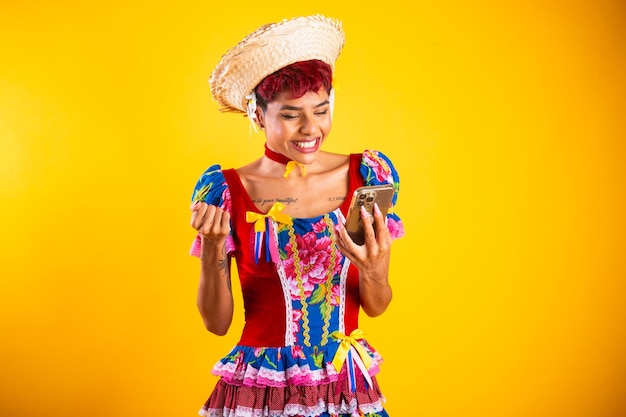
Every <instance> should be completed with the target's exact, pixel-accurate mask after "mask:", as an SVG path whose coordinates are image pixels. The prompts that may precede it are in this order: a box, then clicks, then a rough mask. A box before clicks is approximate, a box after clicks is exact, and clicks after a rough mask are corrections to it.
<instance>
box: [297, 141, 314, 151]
mask: <svg viewBox="0 0 626 417" xmlns="http://www.w3.org/2000/svg"><path fill="white" fill-rule="evenodd" d="M316 142H317V141H315V140H312V141H309V142H294V145H296V146H297V147H298V148H302V149H308V148H312V147H314V146H315V143H316Z"/></svg>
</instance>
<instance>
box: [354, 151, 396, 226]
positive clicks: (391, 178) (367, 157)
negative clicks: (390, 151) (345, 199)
mask: <svg viewBox="0 0 626 417" xmlns="http://www.w3.org/2000/svg"><path fill="white" fill-rule="evenodd" d="M359 172H360V173H361V176H362V177H363V180H364V185H381V184H391V185H393V188H394V190H395V192H394V193H393V199H392V201H391V208H390V209H389V211H388V213H387V226H388V227H389V232H390V233H391V237H393V238H399V237H402V236H404V225H403V224H402V220H400V217H399V216H398V215H397V214H396V213H395V206H396V204H397V201H398V193H399V191H400V176H399V174H398V171H397V170H396V169H395V167H394V166H393V163H392V162H391V160H390V159H389V158H388V157H387V155H385V154H384V153H382V152H380V151H375V150H370V149H366V150H365V151H364V152H363V157H362V159H361V166H360V167H359Z"/></svg>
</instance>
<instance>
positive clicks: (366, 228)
mask: <svg viewBox="0 0 626 417" xmlns="http://www.w3.org/2000/svg"><path fill="white" fill-rule="evenodd" d="M373 220H374V219H373V218H372V215H371V214H369V213H368V212H367V210H365V207H363V206H361V223H362V224H363V232H364V235H365V245H366V246H368V247H369V246H371V244H372V243H374V242H375V241H376V233H375V232H374V226H373V225H372V221H373Z"/></svg>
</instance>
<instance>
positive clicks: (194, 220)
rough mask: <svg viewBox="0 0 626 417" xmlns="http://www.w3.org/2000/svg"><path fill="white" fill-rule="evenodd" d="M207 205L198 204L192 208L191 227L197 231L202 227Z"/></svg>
mask: <svg viewBox="0 0 626 417" xmlns="http://www.w3.org/2000/svg"><path fill="white" fill-rule="evenodd" d="M207 208H208V204H206V203H200V204H196V205H195V206H193V212H192V213H191V226H192V227H193V228H194V229H196V230H199V229H200V226H201V225H202V221H203V218H204V216H205V214H206V211H207Z"/></svg>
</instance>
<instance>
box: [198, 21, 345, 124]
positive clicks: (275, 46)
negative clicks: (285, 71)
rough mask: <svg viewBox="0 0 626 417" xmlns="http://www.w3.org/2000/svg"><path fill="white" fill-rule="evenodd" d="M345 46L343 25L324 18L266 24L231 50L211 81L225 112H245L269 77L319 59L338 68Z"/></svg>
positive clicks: (214, 93)
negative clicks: (285, 68) (302, 63)
mask: <svg viewBox="0 0 626 417" xmlns="http://www.w3.org/2000/svg"><path fill="white" fill-rule="evenodd" d="M344 43H345V36H344V33H343V29H342V27H341V22H340V21H338V20H335V19H331V18H327V17H324V16H322V15H314V16H306V17H296V18H293V19H289V20H287V19H285V20H283V21H281V22H279V23H272V24H268V25H263V26H261V27H260V28H259V29H257V30H256V31H254V32H252V33H251V34H250V35H248V36H246V37H245V38H244V39H243V40H242V41H241V42H239V43H238V44H237V45H235V46H234V47H233V48H231V49H229V50H228V51H227V52H226V53H225V54H224V55H223V56H222V59H221V60H220V62H219V64H217V66H216V67H215V69H214V70H213V73H212V74H211V78H210V80H209V83H210V86H211V94H212V95H213V97H214V98H215V100H216V101H217V102H218V104H219V105H220V106H221V110H222V111H232V112H244V113H245V111H246V105H247V99H246V96H247V95H248V94H250V93H251V92H252V90H254V89H255V88H256V86H257V85H258V84H259V83H260V82H261V81H262V80H263V79H264V78H265V77H267V76H268V75H270V74H272V73H274V72H276V71H278V70H279V69H281V68H284V67H286V66H287V65H290V64H293V63H295V62H299V61H308V60H313V59H318V60H321V61H324V62H326V63H327V64H328V65H330V66H331V68H333V69H334V68H335V61H336V60H337V58H338V57H339V53H340V52H341V49H342V48H343V45H344Z"/></svg>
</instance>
